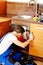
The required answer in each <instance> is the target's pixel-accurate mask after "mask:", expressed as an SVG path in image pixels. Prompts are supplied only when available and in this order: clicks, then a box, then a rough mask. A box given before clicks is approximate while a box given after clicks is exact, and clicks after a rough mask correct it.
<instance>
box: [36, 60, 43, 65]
mask: <svg viewBox="0 0 43 65" xmlns="http://www.w3.org/2000/svg"><path fill="white" fill-rule="evenodd" d="M35 62H36V64H37V65H43V62H40V61H35Z"/></svg>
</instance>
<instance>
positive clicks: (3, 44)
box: [0, 25, 33, 55]
mask: <svg viewBox="0 0 43 65" xmlns="http://www.w3.org/2000/svg"><path fill="white" fill-rule="evenodd" d="M23 32H24V29H23V28H22V27H21V26H20V25H16V26H15V28H14V31H13V32H10V33H8V34H6V35H5V36H4V37H2V39H1V41H0V55H2V54H3V53H5V52H6V51H7V49H8V48H9V47H10V46H11V45H12V44H13V43H14V44H15V45H17V46H20V47H21V48H25V47H26V46H27V45H28V44H29V43H30V41H31V40H33V35H32V33H31V34H30V38H29V39H28V40H27V41H25V42H21V41H19V40H18V39H17V37H18V36H20V35H22V34H23Z"/></svg>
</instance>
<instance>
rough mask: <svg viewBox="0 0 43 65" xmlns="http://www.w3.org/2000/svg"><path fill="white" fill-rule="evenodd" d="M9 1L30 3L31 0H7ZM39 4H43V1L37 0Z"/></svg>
mask: <svg viewBox="0 0 43 65" xmlns="http://www.w3.org/2000/svg"><path fill="white" fill-rule="evenodd" d="M7 1H10V2H23V3H28V2H29V1H30V0H7ZM37 2H38V3H40V4H43V0H37Z"/></svg>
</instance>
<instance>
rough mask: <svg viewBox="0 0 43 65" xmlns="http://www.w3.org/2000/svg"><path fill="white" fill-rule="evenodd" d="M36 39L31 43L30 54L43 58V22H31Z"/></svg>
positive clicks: (31, 29)
mask: <svg viewBox="0 0 43 65" xmlns="http://www.w3.org/2000/svg"><path fill="white" fill-rule="evenodd" d="M30 31H31V32H33V35H34V40H33V41H32V42H31V43H30V45H29V54H31V55H34V56H38V57H42V58H43V24H36V23H31V24H30Z"/></svg>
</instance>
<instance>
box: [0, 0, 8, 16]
mask: <svg viewBox="0 0 43 65" xmlns="http://www.w3.org/2000/svg"><path fill="white" fill-rule="evenodd" d="M6 1H7V0H0V16H6V8H7V7H6V6H7V2H6Z"/></svg>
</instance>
